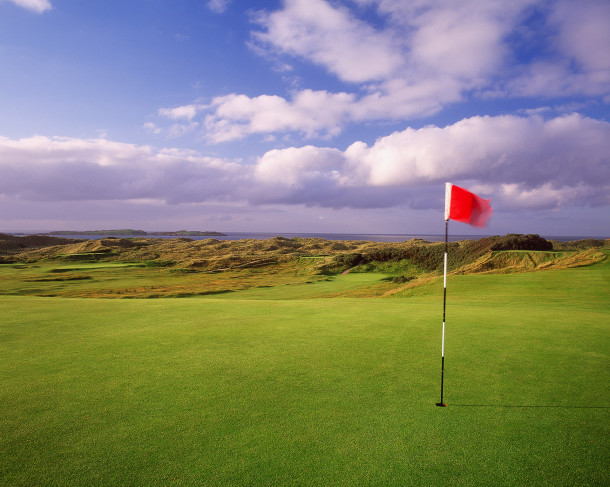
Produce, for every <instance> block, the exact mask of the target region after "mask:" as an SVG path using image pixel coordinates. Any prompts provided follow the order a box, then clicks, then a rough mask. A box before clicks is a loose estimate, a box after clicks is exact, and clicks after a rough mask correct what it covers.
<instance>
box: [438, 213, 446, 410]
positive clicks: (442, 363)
mask: <svg viewBox="0 0 610 487" xmlns="http://www.w3.org/2000/svg"><path fill="white" fill-rule="evenodd" d="M448 233H449V219H447V220H445V260H444V264H443V335H442V341H441V402H437V403H436V405H437V406H440V407H446V406H447V405H446V404H445V403H444V402H443V385H444V382H445V309H446V307H447V240H448V237H447V235H448Z"/></svg>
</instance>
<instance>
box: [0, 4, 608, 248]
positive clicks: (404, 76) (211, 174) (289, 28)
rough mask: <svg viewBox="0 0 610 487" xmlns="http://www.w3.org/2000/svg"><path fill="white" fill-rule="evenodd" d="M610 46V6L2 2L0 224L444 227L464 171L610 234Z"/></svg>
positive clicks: (499, 194) (497, 215)
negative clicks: (450, 191) (448, 200)
mask: <svg viewBox="0 0 610 487" xmlns="http://www.w3.org/2000/svg"><path fill="white" fill-rule="evenodd" d="M608 52H610V2H608V1H607V0H584V1H579V2H573V1H569V0H566V1H560V0H556V1H553V0H514V1H511V2H505V1H490V0H463V1H455V0H412V1H408V2H407V1H404V0H285V1H273V0H267V1H262V0H261V1H258V0H248V1H238V0H120V1H119V0H87V1H82V0H0V67H1V69H0V107H1V111H0V231H48V230H57V229H78V230H92V229H107V228H124V227H131V228H141V229H145V230H178V229H191V230H218V231H228V232H230V231H236V232H239V231H260V232H331V233H332V232H335V233H397V234H430V233H432V234H436V233H442V231H443V228H444V227H443V208H444V202H443V198H444V182H445V181H450V182H453V183H455V184H458V185H460V186H463V187H466V188H468V189H470V190H472V191H474V192H476V193H477V194H479V195H481V196H483V197H486V198H490V199H491V201H492V206H493V208H494V215H493V217H492V219H491V221H490V225H489V227H488V228H487V229H485V230H484V231H485V232H486V233H489V234H504V233H540V234H542V235H592V236H606V237H607V236H610V232H609V230H608V229H610V216H609V215H610V211H609V210H610V208H609V207H610V121H609V120H608V114H609V106H610V56H608ZM451 231H452V233H455V234H478V233H481V230H480V229H474V228H471V227H468V226H467V225H465V224H462V223H457V222H456V223H453V224H452V228H451Z"/></svg>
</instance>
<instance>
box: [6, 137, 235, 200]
mask: <svg viewBox="0 0 610 487" xmlns="http://www.w3.org/2000/svg"><path fill="white" fill-rule="evenodd" d="M0 169H1V172H2V175H3V177H2V179H1V180H0V194H2V195H5V196H11V197H16V198H20V199H24V200H38V201H65V200H70V201H78V200H138V199H143V198H144V199H154V200H162V201H165V202H166V203H170V204H173V203H181V202H193V201H222V200H224V199H226V198H238V194H239V192H238V190H237V188H238V187H239V186H240V184H242V182H241V181H242V176H241V174H240V171H241V170H242V168H241V167H240V166H239V165H238V164H237V163H233V162H227V161H223V160H221V159H216V158H211V157H204V156H201V155H200V154H197V153H195V152H193V151H188V150H183V149H172V148H169V149H161V150H153V149H152V148H150V147H148V146H138V145H134V144H125V143H119V142H113V141H109V140H107V139H74V138H61V137H41V136H37V137H29V138H24V139H18V140H13V139H8V138H5V137H0Z"/></svg>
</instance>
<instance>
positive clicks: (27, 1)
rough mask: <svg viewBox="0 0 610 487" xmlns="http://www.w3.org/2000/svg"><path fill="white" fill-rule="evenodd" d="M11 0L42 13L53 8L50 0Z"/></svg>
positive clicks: (10, 0) (20, 5)
mask: <svg viewBox="0 0 610 487" xmlns="http://www.w3.org/2000/svg"><path fill="white" fill-rule="evenodd" d="M8 1H9V2H12V3H14V4H15V5H18V6H19V7H23V8H26V9H28V10H33V11H34V12H38V13H42V12H45V11H47V10H51V9H52V8H53V7H52V5H51V2H50V1H49V0H8Z"/></svg>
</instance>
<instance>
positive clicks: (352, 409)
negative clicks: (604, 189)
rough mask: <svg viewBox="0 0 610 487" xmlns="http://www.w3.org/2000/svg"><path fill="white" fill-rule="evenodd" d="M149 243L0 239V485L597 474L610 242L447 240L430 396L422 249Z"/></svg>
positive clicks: (476, 481)
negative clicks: (51, 243) (36, 245)
mask: <svg viewBox="0 0 610 487" xmlns="http://www.w3.org/2000/svg"><path fill="white" fill-rule="evenodd" d="M308 240H309V239H308ZM602 243H603V242H602ZM160 244H161V243H160V242H159V243H157V242H155V241H143V240H139V239H135V240H119V239H108V241H99V242H98V241H89V242H80V243H76V244H74V243H72V244H68V245H62V246H61V247H55V248H51V249H50V248H41V249H27V248H26V249H23V248H22V249H21V250H19V251H17V249H13V250H7V251H5V252H4V254H3V255H4V259H5V260H4V262H5V264H4V265H2V266H0V275H1V276H3V277H2V279H3V280H2V282H1V291H0V292H2V293H3V294H5V295H4V296H0V307H1V308H2V320H0V418H2V421H0V484H1V485H11V486H13V485H53V486H55V485H71V486H72V485H218V486H226V485H358V486H360V485H426V486H435V485H439V486H441V485H442V486H447V485H515V486H523V485H528V486H530V485H532V486H536V485H570V486H573V485H574V486H577V485H600V486H601V485H608V483H609V481H610V478H609V475H608V468H607V459H608V456H609V454H610V448H609V443H608V438H609V437H610V426H609V425H610V421H609V420H610V409H609V406H608V405H607V404H606V403H607V397H608V395H609V393H610V390H609V384H610V380H609V379H610V367H609V365H610V363H609V355H610V343H609V342H610V340H609V338H610V337H609V333H608V331H609V330H608V313H609V312H610V305H609V304H608V295H609V291H610V264H609V261H608V259H607V255H608V249H594V248H587V249H581V250H570V248H569V246H566V247H565V248H562V249H555V250H553V251H545V252H532V251H529V250H525V251H518V250H510V251H492V250H491V249H490V248H489V245H491V244H493V242H492V241H489V242H485V241H477V242H460V243H458V244H453V245H452V259H453V261H452V264H451V268H452V269H453V274H452V275H450V277H449V282H448V309H447V343H446V359H447V361H446V365H447V367H446V375H445V399H446V402H448V403H449V407H447V408H438V407H435V406H434V403H435V402H437V401H438V399H439V380H440V328H441V318H442V278H439V275H438V264H437V263H436V261H435V259H437V257H436V253H437V252H438V250H436V247H438V245H437V244H425V243H423V242H406V243H404V244H388V245H379V244H372V243H370V242H368V243H367V242H324V241H321V242H318V241H316V242H313V241H307V242H306V241H301V240H294V239H292V240H288V241H285V240H283V239H273V240H269V241H259V242H242V243H241V246H240V245H238V244H237V243H232V242H218V241H202V242H193V241H188V240H181V239H179V240H176V241H174V242H169V243H166V244H165V245H169V246H168V247H162V246H160ZM222 245H227V247H221V246H222ZM314 246H317V248H314ZM333 246H334V248H331V247H333ZM419 247H421V248H422V249H424V248H427V247H428V249H427V250H424V251H422V253H421V256H418V257H417V258H415V257H412V256H414V255H416V253H415V252H414V248H419ZM193 248H194V249H196V250H193ZM477 248H480V253H479V254H478V255H477V256H476V258H473V257H469V256H468V255H467V253H468V252H471V253H472V252H475V249H477ZM162 249H164V250H162ZM189 249H190V250H189ZM212 249H215V250H214V251H212ZM433 249H434V250H433ZM441 249H442V247H441ZM467 249H469V250H468V252H467ZM223 250H224V252H225V254H224V255H222V251H223ZM204 252H208V253H204ZM214 252H215V253H214ZM441 253H442V250H441ZM156 254H158V255H156ZM155 255H156V256H155ZM347 255H360V256H361V257H346V256H347ZM128 256H129V258H127V257H128ZM181 256H182V257H184V260H183V259H182V258H181ZM410 256H411V257H410ZM191 259H192V260H191ZM265 259H270V260H269V261H265ZM351 259H360V260H359V261H357V260H351ZM202 261H205V262H202ZM256 261H258V262H256ZM195 263H196V265H193V264H195ZM353 264H355V266H354V265H353ZM349 265H352V267H347V268H351V271H350V272H349V273H348V274H342V273H336V274H333V273H332V272H334V271H335V270H336V271H337V272H339V271H344V270H346V266H349ZM221 269H228V270H224V271H223V270H221ZM528 270H541V271H540V272H523V271H528ZM358 271H360V272H358ZM28 276H29V277H28ZM400 276H406V277H413V279H411V280H408V281H406V282H404V283H403V282H395V281H394V278H396V277H400ZM388 278H389V279H388ZM40 279H43V280H40ZM56 279H59V280H56ZM214 279H217V280H218V283H217V284H213V282H214V281H213V280H214ZM199 280H200V281H199ZM399 280H400V279H399ZM399 280H398V281H399ZM307 281H310V282H309V283H308V282H307ZM244 282H245V284H244ZM180 283H182V285H183V286H184V288H183V292H184V293H185V294H184V295H192V294H193V290H194V289H195V291H196V289H197V288H196V286H201V288H200V292H201V293H204V292H208V293H209V292H212V290H213V289H217V290H219V292H220V291H222V290H224V291H225V292H223V293H220V294H209V295H207V296H203V297H197V298H191V299H153V300H151V299H129V300H109V299H91V298H79V299H74V298H65V297H64V298H59V297H53V298H50V297H40V296H32V295H35V294H37V295H42V294H45V293H48V294H55V295H57V296H68V295H74V296H84V295H87V293H90V295H95V296H110V295H111V293H110V290H112V289H114V290H116V294H115V295H116V296H130V297H136V296H147V295H149V296H150V295H152V294H153V293H157V295H159V296H169V295H173V296H178V295H179V291H178V287H179V286H180V285H181V284H180ZM230 283H236V284H235V285H234V288H233V289H232V291H233V292H226V291H228V290H230V289H229V286H231V285H232V284H230ZM138 286H140V287H138ZM145 286H149V287H150V289H148V290H144V289H143V287H145ZM214 286H216V287H214ZM269 286H271V287H269ZM8 294H11V295H8ZM383 295H385V296H388V297H389V298H391V299H362V298H355V297H349V296H383ZM331 296H341V299H328V297H331ZM302 298H308V299H302ZM397 298H399V299H397Z"/></svg>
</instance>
